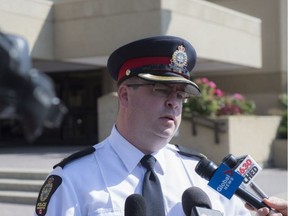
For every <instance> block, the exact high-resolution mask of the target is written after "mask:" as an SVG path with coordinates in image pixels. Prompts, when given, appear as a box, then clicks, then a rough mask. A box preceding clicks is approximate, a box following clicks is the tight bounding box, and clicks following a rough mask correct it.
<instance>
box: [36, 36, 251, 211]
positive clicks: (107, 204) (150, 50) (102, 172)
mask: <svg viewBox="0 0 288 216" xmlns="http://www.w3.org/2000/svg"><path fill="white" fill-rule="evenodd" d="M195 61H196V52H195V50H194V48H193V47H192V45H191V44H190V43H189V42H187V41H186V40H184V39H182V38H178V37H173V36H156V37H150V38H146V39H141V40H138V41H135V42H132V43H129V44H127V45H124V46H122V47H120V48H119V49H117V50H115V51H114V52H113V53H112V54H111V56H110V57H109V60H108V70H109V73H110V74H111V76H112V78H113V79H114V80H116V81H117V83H118V101H119V112H118V115H117V119H116V123H115V125H114V127H113V128H112V131H111V134H110V135H109V136H108V137H107V138H106V139H105V140H104V141H102V142H100V143H99V144H96V145H94V146H93V147H91V148H88V149H86V150H85V151H82V152H80V153H76V154H74V155H72V156H70V157H68V158H66V159H64V160H63V161H62V162H61V163H59V164H58V165H56V166H55V168H54V170H53V171H52V173H50V175H49V176H48V177H47V179H46V181H45V183H44V185H43V187H42V189H41V191H40V193H39V197H38V201H37V204H36V210H35V214H36V215H38V216H40V215H49V216H54V215H66V216H68V215H69V216H70V215H77V216H80V215H81V216H84V215H91V216H92V215H124V206H125V201H126V199H127V197H128V196H129V195H131V194H141V195H143V197H144V199H145V202H146V210H147V214H146V215H150V216H151V215H154V216H160V215H169V216H181V215H185V214H184V211H183V208H182V204H181V197H182V194H183V192H184V191H185V190H186V189H187V188H189V187H191V186H197V187H199V188H201V189H202V190H203V191H205V193H206V194H209V198H210V200H211V203H212V208H213V209H215V210H219V211H220V212H222V213H223V215H225V216H234V215H237V216H244V215H250V213H249V211H248V210H247V209H246V208H245V207H244V205H243V203H242V202H241V201H240V200H239V199H238V198H237V197H233V198H232V199H231V200H228V199H226V198H224V197H223V196H221V195H219V194H218V193H217V192H215V191H214V190H213V189H210V188H209V187H208V186H207V181H205V180H204V179H202V178H201V177H200V176H198V175H197V174H196V173H195V171H194V170H195V166H196V165H197V163H198V161H199V159H200V158H201V157H203V155H201V154H198V153H193V152H189V153H188V152H185V151H183V150H182V149H181V148H180V147H179V146H177V145H173V144H169V142H170V140H171V139H172V137H173V136H174V135H175V133H176V131H177V129H178V128H179V125H180V122H181V112H182V106H183V103H184V102H185V101H186V100H187V98H189V97H190V96H198V95H200V91H199V88H198V86H197V85H196V84H195V83H194V82H192V81H190V72H191V71H192V69H193V67H194V65H195ZM151 188H152V193H150V192H151ZM155 198H156V199H155Z"/></svg>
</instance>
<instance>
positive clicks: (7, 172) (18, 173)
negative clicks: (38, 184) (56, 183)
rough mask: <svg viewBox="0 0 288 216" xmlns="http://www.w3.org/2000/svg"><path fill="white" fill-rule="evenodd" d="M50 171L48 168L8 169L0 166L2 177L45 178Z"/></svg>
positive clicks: (0, 175)
mask: <svg viewBox="0 0 288 216" xmlns="http://www.w3.org/2000/svg"><path fill="white" fill-rule="evenodd" d="M48 173H49V171H48V170H37V169H31V170H29V169H26V170H25V169H7V168H0V179H3V178H8V179H12V178H15V179H35V180H44V179H45V178H46V177H47V175H48Z"/></svg>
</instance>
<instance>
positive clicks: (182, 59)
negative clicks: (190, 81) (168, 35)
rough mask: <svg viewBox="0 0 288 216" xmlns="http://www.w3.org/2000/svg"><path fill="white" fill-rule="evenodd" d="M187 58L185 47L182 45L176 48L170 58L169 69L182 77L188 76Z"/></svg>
mask: <svg viewBox="0 0 288 216" xmlns="http://www.w3.org/2000/svg"><path fill="white" fill-rule="evenodd" d="M187 61H188V57H187V54H186V52H185V47H183V46H182V45H180V46H178V50H176V51H174V53H173V55H172V58H171V60H170V64H169V66H170V68H171V69H172V71H174V72H177V73H181V74H182V73H184V75H186V76H189V72H187V69H186V66H187Z"/></svg>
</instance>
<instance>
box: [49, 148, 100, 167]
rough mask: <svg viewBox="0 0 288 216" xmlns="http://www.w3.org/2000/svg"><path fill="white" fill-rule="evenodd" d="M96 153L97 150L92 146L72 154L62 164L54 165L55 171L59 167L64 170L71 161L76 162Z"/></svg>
mask: <svg viewBox="0 0 288 216" xmlns="http://www.w3.org/2000/svg"><path fill="white" fill-rule="evenodd" d="M95 151H96V149H95V148H94V147H93V146H90V147H88V148H85V149H83V150H81V151H78V152H75V153H73V154H71V155H70V156H68V157H66V158H64V159H63V160H62V161H61V162H60V163H58V164H56V165H54V166H53V169H55V168H56V167H58V166H60V167H62V169H63V168H64V166H65V165H66V164H68V163H70V162H71V161H74V160H76V159H79V158H81V157H84V156H86V155H89V154H92V153H93V152H95Z"/></svg>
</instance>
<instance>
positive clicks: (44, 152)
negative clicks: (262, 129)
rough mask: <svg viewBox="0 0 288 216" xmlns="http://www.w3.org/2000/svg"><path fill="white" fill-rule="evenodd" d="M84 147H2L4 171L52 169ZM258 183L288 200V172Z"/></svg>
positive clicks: (4, 214)
mask: <svg viewBox="0 0 288 216" xmlns="http://www.w3.org/2000/svg"><path fill="white" fill-rule="evenodd" d="M83 148H85V146H84V147H83V146H82V147H79V146H77V147H41V146H40V147H25V146H23V147H18V148H16V147H15V148H2V147H1V148H0V169H1V168H9V169H11V170H12V169H29V170H31V169H35V170H45V171H47V172H49V171H51V170H52V167H53V165H55V164H56V163H58V162H59V161H61V160H62V159H63V158H65V157H66V156H68V155H70V154H71V153H73V152H76V151H78V150H80V149H83ZM255 182H256V184H257V185H258V186H260V188H261V189H262V190H263V191H264V192H265V193H267V194H268V195H269V196H277V197H280V198H283V199H286V200H287V170H282V169H276V168H265V169H263V170H262V171H261V173H260V174H259V175H258V176H257V177H256V179H255ZM0 212H1V216H19V215H24V216H26V215H27V216H28V215H33V213H34V206H32V205H21V204H10V203H0Z"/></svg>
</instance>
